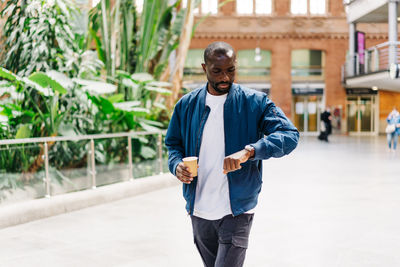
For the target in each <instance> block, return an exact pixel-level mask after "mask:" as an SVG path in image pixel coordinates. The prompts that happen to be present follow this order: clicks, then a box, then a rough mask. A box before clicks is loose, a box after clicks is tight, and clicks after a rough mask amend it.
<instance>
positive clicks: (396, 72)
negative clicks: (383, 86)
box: [389, 63, 399, 79]
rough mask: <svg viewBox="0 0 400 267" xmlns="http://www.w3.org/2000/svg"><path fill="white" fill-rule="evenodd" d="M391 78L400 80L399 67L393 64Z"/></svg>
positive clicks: (390, 72) (390, 71)
mask: <svg viewBox="0 0 400 267" xmlns="http://www.w3.org/2000/svg"><path fill="white" fill-rule="evenodd" d="M389 76H390V78H391V79H396V78H399V65H398V64H396V63H393V64H392V65H390V70H389Z"/></svg>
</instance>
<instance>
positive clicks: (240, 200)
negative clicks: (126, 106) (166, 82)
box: [165, 42, 299, 267]
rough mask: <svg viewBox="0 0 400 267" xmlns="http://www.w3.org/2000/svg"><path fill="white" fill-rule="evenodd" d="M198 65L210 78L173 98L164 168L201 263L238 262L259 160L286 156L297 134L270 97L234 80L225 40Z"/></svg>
mask: <svg viewBox="0 0 400 267" xmlns="http://www.w3.org/2000/svg"><path fill="white" fill-rule="evenodd" d="M202 68H203V70H204V73H205V74H206V76H207V80H208V82H207V83H206V84H205V85H204V86H203V87H202V88H199V89H197V90H194V91H192V92H190V93H189V94H187V95H185V96H184V97H182V98H181V99H180V100H179V101H178V103H177V104H176V106H175V109H174V113H173V115H172V118H171V122H170V124H169V127H168V131H167V135H166V139H165V144H166V146H167V148H168V151H169V159H168V163H169V169H170V171H171V173H173V174H174V175H175V176H176V177H177V178H178V179H179V180H180V181H181V182H182V183H183V196H184V198H185V200H186V210H187V212H188V214H189V215H190V218H191V221H192V227H193V236H194V242H195V245H196V247H197V250H198V251H199V253H200V256H201V258H202V260H203V263H204V266H206V267H223V266H225V267H236V266H243V262H244V259H245V254H246V249H247V246H248V238H249V234H250V229H251V225H252V221H253V216H254V208H255V207H256V205H257V199H258V194H259V193H260V191H261V184H262V160H264V159H269V158H271V157H275V158H278V157H282V156H284V155H287V154H289V153H290V152H291V151H292V150H293V149H295V147H296V146H297V142H298V138H299V133H298V131H297V129H296V128H295V127H294V126H293V124H292V123H291V122H290V121H289V120H288V119H287V118H286V116H285V115H284V113H283V112H282V111H281V110H280V109H279V108H278V107H276V106H275V104H274V103H273V102H272V101H271V100H270V99H269V98H268V97H267V95H265V94H264V93H261V92H257V91H255V90H251V89H248V88H245V87H244V86H241V85H239V84H236V83H234V80H235V73H236V54H235V51H234V49H233V48H232V47H231V46H230V45H229V44H227V43H225V42H214V43H211V44H210V45H209V46H208V47H207V48H206V49H205V51H204V63H203V64H202ZM189 156H196V157H198V158H199V167H198V176H195V177H193V175H192V174H191V172H190V171H189V169H188V168H187V167H186V166H185V164H184V163H183V162H182V159H183V158H184V157H189Z"/></svg>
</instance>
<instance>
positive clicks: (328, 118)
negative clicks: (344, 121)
mask: <svg viewBox="0 0 400 267" xmlns="http://www.w3.org/2000/svg"><path fill="white" fill-rule="evenodd" d="M320 131H321V133H320V134H319V136H318V139H319V140H322V141H325V142H328V136H329V135H330V134H331V133H332V115H331V111H330V109H329V108H327V109H326V110H325V111H324V112H322V113H321V129H320Z"/></svg>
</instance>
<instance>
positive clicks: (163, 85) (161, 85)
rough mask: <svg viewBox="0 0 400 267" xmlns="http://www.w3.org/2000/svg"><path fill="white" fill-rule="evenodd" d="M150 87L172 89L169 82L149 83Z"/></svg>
mask: <svg viewBox="0 0 400 267" xmlns="http://www.w3.org/2000/svg"><path fill="white" fill-rule="evenodd" d="M148 85H150V86H155V87H166V88H170V87H172V83H169V82H161V81H153V82H149V83H148Z"/></svg>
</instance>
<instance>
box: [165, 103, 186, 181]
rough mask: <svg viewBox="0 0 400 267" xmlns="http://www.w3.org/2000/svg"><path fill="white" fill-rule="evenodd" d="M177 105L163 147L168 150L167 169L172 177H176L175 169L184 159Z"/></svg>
mask: <svg viewBox="0 0 400 267" xmlns="http://www.w3.org/2000/svg"><path fill="white" fill-rule="evenodd" d="M179 103H180V102H178V103H177V104H176V106H175V109H174V113H173V114H172V118H171V121H170V122H169V126H168V130H167V135H166V136H165V146H166V147H167V149H168V167H169V170H170V172H171V173H172V174H173V175H176V167H177V166H178V164H179V163H180V162H181V161H182V158H183V157H184V156H183V155H184V153H185V149H184V147H183V139H182V135H181V119H180V114H179Z"/></svg>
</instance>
